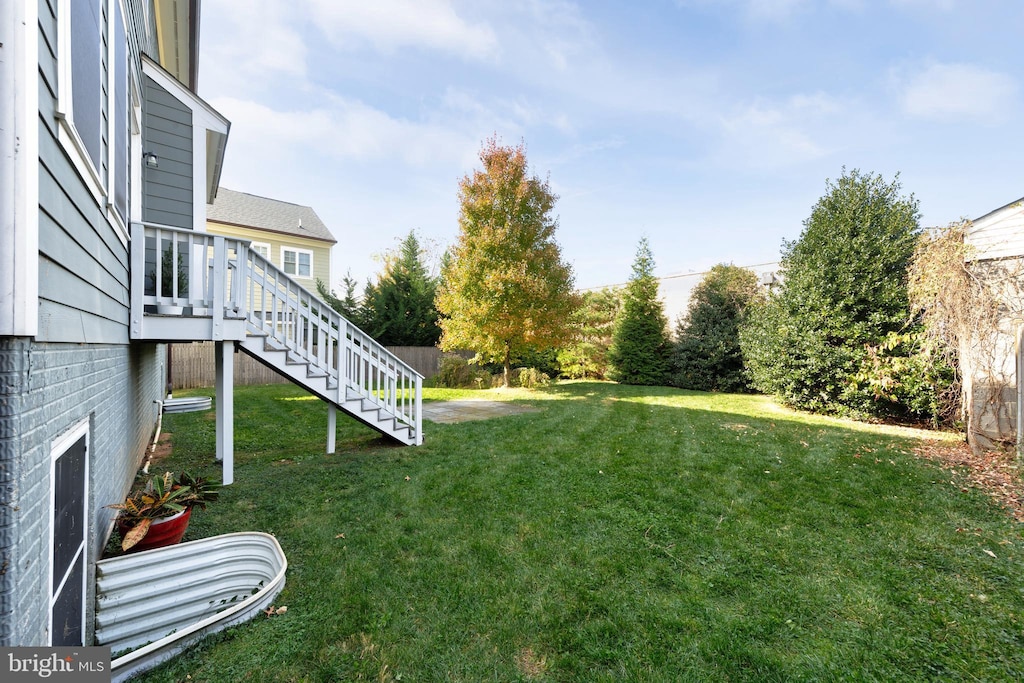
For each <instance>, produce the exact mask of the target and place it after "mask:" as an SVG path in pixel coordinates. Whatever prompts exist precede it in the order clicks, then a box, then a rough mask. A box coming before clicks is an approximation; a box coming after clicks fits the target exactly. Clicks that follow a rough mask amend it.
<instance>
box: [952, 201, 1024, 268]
mask: <svg viewBox="0 0 1024 683" xmlns="http://www.w3.org/2000/svg"><path fill="white" fill-rule="evenodd" d="M966 240H967V243H968V244H970V245H972V246H973V247H974V248H975V256H976V257H977V258H979V259H996V258H1006V257H1011V256H1022V255H1024V200H1022V201H1018V202H1015V203H1013V204H1010V205H1008V206H1005V207H1003V208H1001V209H997V210H996V211H993V212H992V213H990V214H987V215H985V216H982V217H981V218H978V219H977V220H975V221H974V224H973V225H972V226H971V228H970V229H969V230H968V231H967V237H966Z"/></svg>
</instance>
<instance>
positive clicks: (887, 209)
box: [740, 169, 919, 412]
mask: <svg viewBox="0 0 1024 683" xmlns="http://www.w3.org/2000/svg"><path fill="white" fill-rule="evenodd" d="M827 190H828V191H827V193H826V194H825V195H824V196H823V197H822V198H821V199H820V200H818V203H817V204H815V206H814V208H813V209H812V211H811V215H810V217H809V218H808V219H807V220H806V221H805V222H804V231H803V233H802V234H801V235H800V238H799V239H798V240H796V241H795V242H786V243H785V244H784V246H783V255H782V271H783V284H782V288H781V290H780V291H779V293H778V294H777V295H775V296H772V297H770V298H769V299H768V301H767V302H766V303H765V304H764V305H763V306H757V307H754V308H753V309H752V310H751V313H750V316H749V318H748V324H745V325H744V326H743V328H742V329H741V331H740V344H741V347H742V349H743V354H744V358H745V359H746V363H747V368H748V370H749V372H750V375H751V378H752V380H753V384H754V386H755V387H756V388H757V389H759V390H761V391H764V392H766V393H772V394H776V395H777V396H779V397H780V398H782V399H783V400H784V401H786V402H787V403H789V404H791V405H793V406H796V407H799V408H804V409H808V410H816V411H823V412H850V411H853V412H873V411H875V410H876V404H875V401H874V397H873V395H872V392H871V391H870V390H869V389H868V388H867V387H865V386H859V385H857V384H856V383H854V382H853V381H852V379H853V378H854V376H855V375H856V373H857V372H858V371H859V370H860V368H861V366H862V364H863V363H864V361H865V355H866V353H867V348H868V347H869V346H876V347H877V346H879V345H881V344H882V343H883V342H884V340H885V339H886V337H887V335H888V334H889V333H890V332H898V331H901V330H902V329H903V328H904V325H905V323H906V321H907V319H908V312H909V306H908V299H907V266H908V264H909V263H910V259H911V257H912V255H913V253H914V247H915V244H916V241H917V235H918V232H919V226H918V219H919V213H918V203H917V200H916V199H914V197H913V195H911V196H910V197H903V196H901V195H900V184H899V178H898V176H897V178H896V179H894V180H893V181H892V182H891V183H886V182H885V181H884V180H883V179H882V177H881V176H879V175H870V174H862V173H860V172H859V171H856V170H854V171H852V172H850V173H846V171H845V169H844V172H843V175H842V177H840V178H839V180H837V181H836V182H835V183H834V184H833V183H831V182H829V183H827Z"/></svg>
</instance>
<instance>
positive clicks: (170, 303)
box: [132, 224, 423, 444]
mask: <svg viewBox="0 0 1024 683" xmlns="http://www.w3.org/2000/svg"><path fill="white" fill-rule="evenodd" d="M132 239H133V241H135V244H144V245H145V249H144V252H143V251H142V250H138V248H137V247H136V249H135V250H133V257H132V258H133V261H132V266H133V274H132V287H133V292H132V307H133V311H132V315H133V319H134V318H135V316H136V313H139V314H141V313H143V312H146V313H160V312H161V310H170V309H175V310H173V311H172V312H174V313H175V314H182V313H183V314H184V315H186V316H188V315H193V316H210V317H212V318H213V321H214V322H213V330H214V335H215V336H214V339H217V338H218V337H217V336H216V330H218V329H221V328H219V327H218V325H217V322H218V321H222V320H225V319H234V320H242V319H244V320H246V321H247V327H248V331H249V332H250V333H251V334H255V335H260V336H264V337H265V338H264V344H265V345H266V346H268V347H269V348H272V349H274V350H277V351H284V352H285V353H287V355H288V359H289V362H291V363H295V364H303V365H306V374H307V375H308V376H309V377H310V378H318V379H323V380H325V381H322V382H320V383H319V384H317V391H316V393H318V394H325V395H322V398H325V399H327V400H329V401H331V402H333V403H335V404H336V405H338V406H340V407H342V408H344V409H346V410H349V412H368V411H370V410H378V411H383V412H384V413H385V414H386V417H387V418H388V419H394V420H395V421H396V427H401V428H407V429H408V430H409V434H410V435H411V436H412V437H413V439H414V442H415V443H416V444H420V443H422V439H423V436H422V435H423V427H422V411H421V406H422V389H423V385H422V382H423V377H422V376H421V375H420V374H419V373H418V372H416V371H415V370H414V369H413V368H412V367H410V366H409V365H408V364H406V363H405V362H403V361H402V360H401V359H400V358H398V357H397V356H395V355H394V354H393V353H391V352H390V351H388V350H387V349H386V348H384V347H383V346H381V345H380V344H379V343H377V341H376V340H374V339H373V338H372V337H371V336H369V335H368V334H366V333H365V332H363V331H362V330H360V329H359V328H358V327H356V326H355V325H353V324H352V323H351V322H349V321H348V320H347V319H346V318H344V317H343V316H342V315H341V314H339V313H338V312H337V311H335V310H334V309H332V308H331V307H330V306H328V305H327V304H326V303H325V302H324V301H322V300H320V299H319V298H318V297H317V296H316V295H314V294H313V293H311V292H310V291H309V290H307V289H305V288H304V287H302V286H301V285H299V284H298V283H297V282H295V281H294V280H293V279H292V278H291V277H289V276H288V275H287V274H285V273H284V272H283V271H282V270H281V269H280V268H278V267H277V266H275V265H274V264H273V263H271V262H270V261H269V260H267V259H266V258H264V257H263V256H262V255H260V254H259V253H257V252H255V251H253V250H251V249H250V248H249V242H248V241H247V240H240V239H232V238H228V237H222V236H219V235H211V234H209V233H204V232H194V231H191V230H179V229H176V228H168V227H162V226H151V225H146V226H143V225H141V224H135V225H133V226H132ZM136 288H138V289H136ZM140 291H141V292H143V295H142V296H141V297H139V296H138V295H137V292H140ZM165 307H170V308H169V309H168V308H165ZM189 308H191V311H190V310H189ZM140 317H141V315H140ZM221 338H223V337H221ZM293 379H295V378H294V377H293ZM300 381H301V380H300ZM309 386H310V385H307V388H309ZM324 387H326V391H325V390H324V389H323V388H324ZM354 402H358V403H359V404H360V405H361V407H360V408H359V409H358V410H353V408H352V406H353V403H354Z"/></svg>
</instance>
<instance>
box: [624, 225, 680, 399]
mask: <svg viewBox="0 0 1024 683" xmlns="http://www.w3.org/2000/svg"><path fill="white" fill-rule="evenodd" d="M670 357H671V343H670V342H669V338H668V321H667V320H666V319H665V311H664V306H663V305H662V302H661V300H660V299H659V298H658V280H657V278H655V277H654V256H653V255H652V254H651V248H650V245H649V244H648V243H647V238H646V237H645V238H643V239H641V240H640V244H639V246H638V247H637V251H636V259H635V260H634V261H633V273H632V275H630V278H629V282H628V283H627V284H626V289H625V292H624V293H623V298H622V312H621V313H620V314H619V319H618V321H617V322H616V324H615V332H614V334H613V335H612V346H611V349H609V351H608V361H609V363H610V365H611V372H610V373H609V376H610V378H611V379H613V380H615V381H616V382H620V383H622V384H647V385H652V384H664V383H665V382H666V381H667V379H668V375H669V367H670V365H669V363H670Z"/></svg>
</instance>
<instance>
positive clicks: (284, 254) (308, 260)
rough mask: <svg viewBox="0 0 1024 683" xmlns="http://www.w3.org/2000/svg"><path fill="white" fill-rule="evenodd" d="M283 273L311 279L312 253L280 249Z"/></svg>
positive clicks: (303, 250) (285, 248)
mask: <svg viewBox="0 0 1024 683" xmlns="http://www.w3.org/2000/svg"><path fill="white" fill-rule="evenodd" d="M281 262H282V267H283V268H284V272H285V273H286V274H288V275H295V276H297V277H313V252H311V251H307V250H305V249H289V248H288V247H282V248H281Z"/></svg>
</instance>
